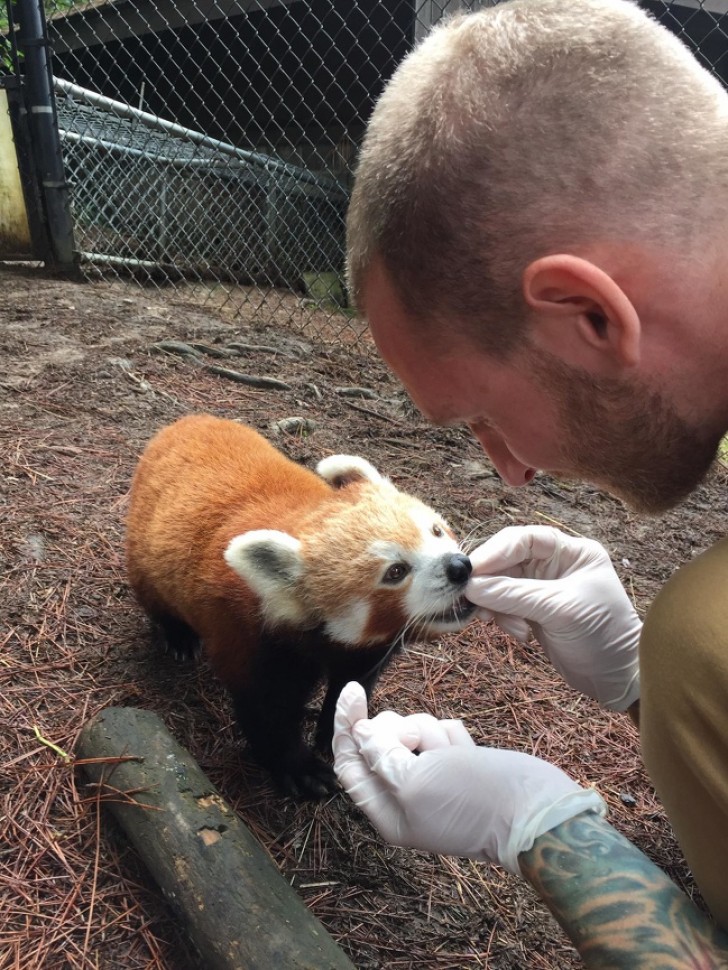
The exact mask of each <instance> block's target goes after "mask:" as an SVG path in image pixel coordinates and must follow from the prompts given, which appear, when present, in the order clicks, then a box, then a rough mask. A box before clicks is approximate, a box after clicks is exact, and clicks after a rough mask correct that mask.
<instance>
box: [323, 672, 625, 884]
mask: <svg viewBox="0 0 728 970" xmlns="http://www.w3.org/2000/svg"><path fill="white" fill-rule="evenodd" d="M366 718H367V701H366V694H365V693H364V689H363V687H362V686H361V685H360V684H358V683H355V682H352V683H349V684H347V685H346V687H345V688H344V689H343V690H342V692H341V694H340V696H339V701H338V704H337V706H336V718H335V727H334V758H335V760H334V770H335V771H336V775H337V777H338V779H339V781H340V782H341V784H342V786H343V787H344V789H345V790H346V791H347V792H348V793H349V795H350V796H351V797H352V799H353V800H354V802H355V803H356V804H357V805H358V806H359V808H361V809H362V811H363V812H364V813H365V814H366V815H367V816H368V818H369V820H370V821H371V822H372V824H373V825H374V826H375V827H376V828H377V829H378V831H379V833H380V834H381V835H382V836H383V837H384V838H385V839H386V840H387V841H388V842H392V843H393V844H394V845H403V846H409V847H410V848H414V849H424V850H426V851H428V852H439V853H443V854H445V855H455V856H467V857H468V858H470V859H479V860H481V861H483V862H497V863H499V864H500V865H502V866H505V867H506V869H508V870H509V871H510V872H513V873H516V874H518V875H520V869H519V866H518V856H519V854H520V853H521V852H524V851H526V850H527V849H530V848H531V846H532V845H533V843H534V840H535V839H536V838H538V836H539V835H543V833H544V832H548V831H549V830H550V829H552V828H554V827H555V826H556V825H559V824H560V823H561V822H565V821H566V820H567V819H569V818H573V816H575V815H580V814H581V813H582V812H586V811H596V812H598V813H599V814H600V815H604V814H606V806H605V804H604V802H603V800H602V799H601V797H600V796H599V795H598V794H597V792H596V791H593V790H591V789H587V788H581V787H580V786H579V785H577V783H576V782H575V781H572V780H571V778H569V777H568V775H565V774H564V772H563V771H561V770H560V769H559V768H557V767H556V766H555V765H551V764H549V763H548V762H546V761H541V760H540V759H539V758H534V757H533V756H531V755H529V754H522V753H520V752H517V751H503V750H499V749H497V748H480V747H477V746H476V744H475V742H474V741H473V739H472V738H471V737H470V735H469V734H468V732H467V731H466V729H465V727H464V726H463V724H462V722H461V721H438V720H436V719H435V718H434V717H431V716H430V715H429V714H412V715H410V716H409V717H401V716H400V715H399V714H395V713H394V712H393V711H385V712H383V713H382V714H378V715H377V716H376V717H375V718H372V720H366ZM415 751H419V752H420V753H419V754H415V753H414V752H415Z"/></svg>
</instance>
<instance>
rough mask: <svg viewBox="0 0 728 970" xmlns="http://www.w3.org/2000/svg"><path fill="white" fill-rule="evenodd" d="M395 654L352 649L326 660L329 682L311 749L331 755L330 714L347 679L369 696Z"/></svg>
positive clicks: (332, 715)
mask: <svg viewBox="0 0 728 970" xmlns="http://www.w3.org/2000/svg"><path fill="white" fill-rule="evenodd" d="M394 652H395V651H393V650H390V648H389V647H388V646H387V647H382V648H381V649H379V650H372V649H371V648H370V649H368V650H356V651H347V652H346V653H343V652H340V653H339V654H338V655H336V657H335V659H333V660H331V661H330V666H329V683H328V688H327V690H326V696H325V697H324V702H323V704H322V705H321V713H320V714H319V717H318V724H317V725H316V736H315V747H316V750H317V751H321V752H325V753H327V754H331V742H332V740H333V737H334V714H335V713H336V702H337V701H338V699H339V694H340V693H341V691H342V690H343V688H344V687H345V686H346V684H348V683H349V681H350V680H357V681H359V683H360V684H361V685H362V687H363V688H364V690H365V691H366V694H367V699H369V697H371V694H372V691H373V690H374V686H375V684H376V682H377V681H378V680H379V675H380V674H381V672H382V671H383V670H384V668H385V667H386V665H387V663H388V662H389V660H390V659H391V657H392V656H393V654H394Z"/></svg>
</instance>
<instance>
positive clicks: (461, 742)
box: [440, 718, 477, 748]
mask: <svg viewBox="0 0 728 970" xmlns="http://www.w3.org/2000/svg"><path fill="white" fill-rule="evenodd" d="M440 724H441V725H442V727H443V729H444V730H445V731H446V732H447V736H448V739H449V741H450V747H452V748H475V747H477V745H476V743H475V741H474V740H473V739H472V737H471V736H470V732H469V731H468V729H467V728H466V727H465V725H464V724H463V722H462V721H459V720H457V719H456V718H451V719H448V720H443V721H440Z"/></svg>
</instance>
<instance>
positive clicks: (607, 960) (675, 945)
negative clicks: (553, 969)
mask: <svg viewBox="0 0 728 970" xmlns="http://www.w3.org/2000/svg"><path fill="white" fill-rule="evenodd" d="M518 862H519V865H520V868H521V872H522V873H523V876H524V878H525V879H527V880H528V882H529V883H530V884H531V885H532V886H533V887H534V889H535V890H536V892H537V893H538V895H539V896H540V897H541V898H542V899H543V900H544V902H545V903H546V905H547V906H548V908H549V909H550V910H551V912H552V913H553V915H554V916H555V918H556V919H557V920H558V922H559V923H560V924H561V927H562V928H563V930H564V931H565V932H566V933H567V935H568V936H569V938H570V939H571V941H572V942H573V944H574V946H575V947H576V949H577V950H578V951H579V953H580V955H581V956H582V958H583V960H584V963H585V965H586V966H587V967H590V968H607V967H608V968H610V970H621V968H629V970H640V968H644V970H647V968H649V970H657V968H659V970H673V968H674V970H686V968H695V970H698V968H699V970H712V968H718V967H721V968H723V970H725V968H726V967H728V935H727V934H726V933H724V932H722V931H721V930H720V929H718V927H717V926H716V925H715V924H714V923H713V922H712V921H711V920H710V918H709V917H708V916H706V915H704V914H703V913H702V912H701V911H700V910H699V909H698V908H697V907H696V906H695V904H694V903H693V902H692V901H691V900H690V899H689V897H688V896H686V895H685V894H684V893H683V892H682V891H681V890H680V889H679V888H678V887H677V886H676V885H675V883H673V882H672V880H671V879H669V878H668V877H667V876H666V875H665V873H664V872H662V870H661V869H659V868H658V867H657V866H656V865H654V863H652V862H650V860H649V859H648V858H647V856H646V855H644V854H643V853H642V852H640V850H639V849H638V848H637V847H636V846H634V845H633V844H632V843H631V842H629V841H628V840H627V839H625V838H624V836H622V835H620V834H619V832H617V831H616V829H614V828H613V827H612V826H611V825H610V824H609V823H608V822H606V821H605V820H604V819H603V818H601V817H600V816H598V815H596V814H594V813H592V812H588V813H582V814H581V815H576V816H575V817H574V818H571V819H569V820H568V821H566V822H562V823H561V825H557V826H556V827H555V828H553V829H551V830H550V831H548V832H546V833H544V834H543V835H541V836H539V837H538V838H537V839H536V841H535V842H534V844H533V846H532V848H530V849H528V850H527V851H525V852H522V853H521V854H520V855H519V857H518Z"/></svg>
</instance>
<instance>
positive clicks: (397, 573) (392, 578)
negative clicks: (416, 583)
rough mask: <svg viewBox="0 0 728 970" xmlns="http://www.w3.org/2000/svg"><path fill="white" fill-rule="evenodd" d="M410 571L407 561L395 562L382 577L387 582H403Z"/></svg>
mask: <svg viewBox="0 0 728 970" xmlns="http://www.w3.org/2000/svg"><path fill="white" fill-rule="evenodd" d="M409 571H410V567H409V566H408V565H407V563H406V562H394V563H392V565H391V566H390V567H389V568H388V569H387V571H386V573H385V574H384V576H383V577H382V581H383V582H385V583H391V584H392V585H394V584H395V583H401V582H402V580H403V579H404V577H405V576H406V575H407V573H408V572H409Z"/></svg>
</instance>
